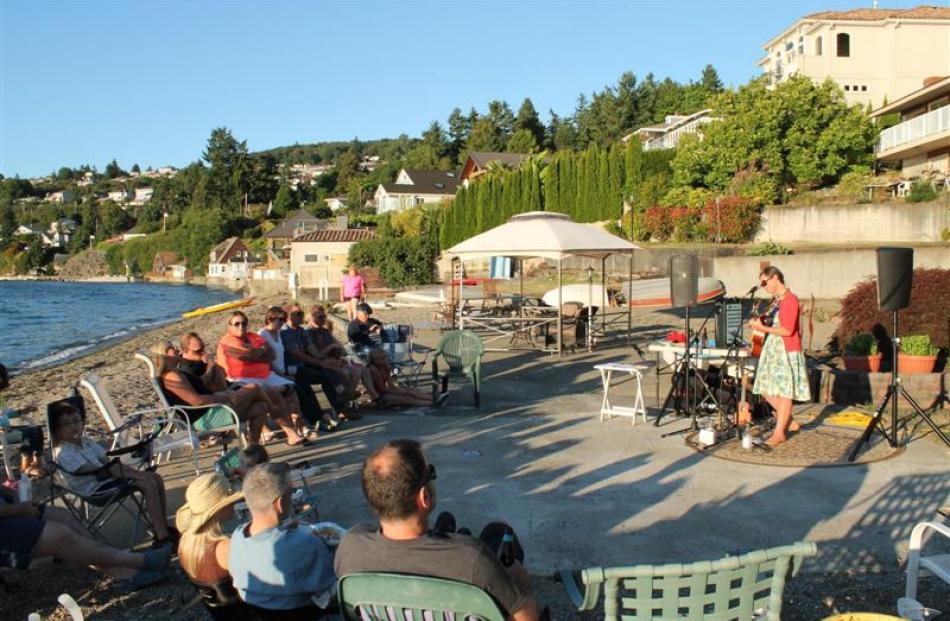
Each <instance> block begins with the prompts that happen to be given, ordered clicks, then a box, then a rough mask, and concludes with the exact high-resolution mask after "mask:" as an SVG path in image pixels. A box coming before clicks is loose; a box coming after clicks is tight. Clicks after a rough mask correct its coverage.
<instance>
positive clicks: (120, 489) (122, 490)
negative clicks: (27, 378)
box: [46, 395, 155, 548]
mask: <svg viewBox="0 0 950 621" xmlns="http://www.w3.org/2000/svg"><path fill="white" fill-rule="evenodd" d="M66 400H68V401H69V402H70V403H71V404H72V405H74V406H76V407H77V409H79V411H80V414H81V415H82V418H83V421H85V420H86V408H85V404H84V403H83V401H82V398H81V397H79V396H78V395H77V396H75V397H68V398H67V399H66ZM56 403H59V401H54V402H52V403H50V404H48V405H47V406H46V433H47V435H48V437H49V438H50V442H48V443H47V445H46V450H47V460H46V462H47V477H49V498H50V504H51V505H53V504H55V503H56V501H57V500H59V501H60V502H61V503H62V504H63V506H64V507H65V508H66V510H67V511H69V513H70V514H72V516H73V517H74V518H76V520H77V521H78V522H79V523H80V524H81V525H82V526H83V527H84V528H85V529H86V530H87V531H89V534H90V535H92V536H93V537H95V538H96V539H98V540H99V541H102V542H103V543H108V539H107V538H106V537H105V535H104V532H103V531H104V529H105V527H106V525H107V524H109V523H110V522H111V521H112V519H113V518H115V517H116V516H117V515H119V514H120V512H121V513H123V514H125V515H127V516H128V517H130V518H131V519H132V536H131V539H130V541H129V547H130V548H131V547H132V546H134V545H135V544H136V543H137V542H138V535H139V529H140V528H141V529H142V530H143V531H144V532H145V533H146V534H149V535H152V534H154V533H153V532H152V529H151V523H150V522H149V520H148V514H147V513H146V511H145V504H144V500H143V498H142V494H141V492H139V491H138V490H136V489H135V488H133V487H132V485H131V484H130V483H129V482H128V481H125V482H124V483H122V484H119V485H117V486H115V487H110V488H107V489H103V490H101V491H96V492H93V493H92V494H81V493H79V492H76V491H73V490H72V489H70V488H69V487H68V485H67V484H66V481H65V479H64V478H63V477H62V474H61V473H67V474H77V473H75V472H72V471H70V470H67V469H65V468H63V467H62V466H61V465H60V464H59V463H58V462H57V461H56V460H55V459H54V458H53V441H52V438H53V433H52V428H51V426H50V416H49V411H50V407H51V406H52V405H54V404H56ZM111 435H113V437H114V438H116V437H118V436H119V435H121V430H120V431H119V432H118V433H113V434H111ZM154 438H155V434H154V433H153V434H150V435H148V436H145V437H144V438H142V439H141V440H140V441H138V442H135V443H133V444H130V445H128V446H118V445H117V444H116V442H115V441H113V443H112V446H113V448H112V449H111V450H109V451H107V452H106V455H108V456H109V457H110V458H112V462H110V464H109V465H108V466H105V468H109V467H111V466H112V464H113V463H117V462H121V463H123V464H126V465H129V466H130V467H133V468H135V467H141V468H151V467H153V466H151V461H152V442H153V440H154ZM88 474H94V473H88Z"/></svg>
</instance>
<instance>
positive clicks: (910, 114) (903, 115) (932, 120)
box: [871, 77, 950, 177]
mask: <svg viewBox="0 0 950 621" xmlns="http://www.w3.org/2000/svg"><path fill="white" fill-rule="evenodd" d="M891 114H899V115H900V123H898V124H897V125H894V126H892V127H888V128H887V129H885V130H884V131H882V132H881V134H880V135H879V136H878V138H877V145H876V146H875V147H874V156H875V157H876V158H877V160H878V161H879V162H886V163H895V164H896V163H900V166H901V169H902V170H903V173H902V174H903V176H904V177H919V176H921V175H925V174H934V173H939V174H941V175H942V176H950V77H946V78H942V79H933V80H927V81H925V82H924V87H923V88H921V89H918V90H916V91H914V92H912V93H909V94H907V95H905V96H903V97H901V98H900V99H898V100H897V101H895V102H893V103H891V104H888V105H886V106H883V107H881V108H878V109H877V110H875V111H874V112H873V113H872V114H871V116H872V117H875V118H880V117H882V116H885V115H891Z"/></svg>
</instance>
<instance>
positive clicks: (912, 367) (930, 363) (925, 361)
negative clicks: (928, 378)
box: [897, 353, 937, 375]
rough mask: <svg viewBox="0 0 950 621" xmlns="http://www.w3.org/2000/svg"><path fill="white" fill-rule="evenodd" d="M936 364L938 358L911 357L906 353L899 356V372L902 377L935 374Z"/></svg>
mask: <svg viewBox="0 0 950 621" xmlns="http://www.w3.org/2000/svg"><path fill="white" fill-rule="evenodd" d="M936 364H937V356H911V355H909V354H904V353H900V354H897V372H898V373H900V374H901V375H914V374H917V373H933V370H934V366H935V365H936Z"/></svg>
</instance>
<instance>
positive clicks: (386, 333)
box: [380, 323, 428, 386]
mask: <svg viewBox="0 0 950 621" xmlns="http://www.w3.org/2000/svg"><path fill="white" fill-rule="evenodd" d="M380 337H381V340H382V347H383V351H385V352H386V357H387V358H389V366H390V367H391V368H392V370H393V377H394V378H395V379H396V380H397V381H399V382H401V383H404V384H406V385H409V386H416V385H417V384H418V383H419V375H420V373H421V372H422V369H423V368H424V367H425V365H426V358H427V357H428V353H426V354H425V355H424V356H423V357H422V360H416V359H414V358H413V350H414V347H413V344H412V337H413V328H412V326H411V325H406V324H394V323H391V324H386V325H384V326H383V329H382V331H381V332H380Z"/></svg>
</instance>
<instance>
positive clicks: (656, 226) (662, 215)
mask: <svg viewBox="0 0 950 621" xmlns="http://www.w3.org/2000/svg"><path fill="white" fill-rule="evenodd" d="M643 230H644V233H645V234H646V235H647V236H649V237H650V238H653V239H655V240H657V241H666V240H668V239H669V238H670V236H671V235H672V234H673V220H672V218H671V214H670V210H669V209H668V208H666V207H660V206H659V205H654V206H652V207H647V208H646V209H645V210H644V211H643Z"/></svg>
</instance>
